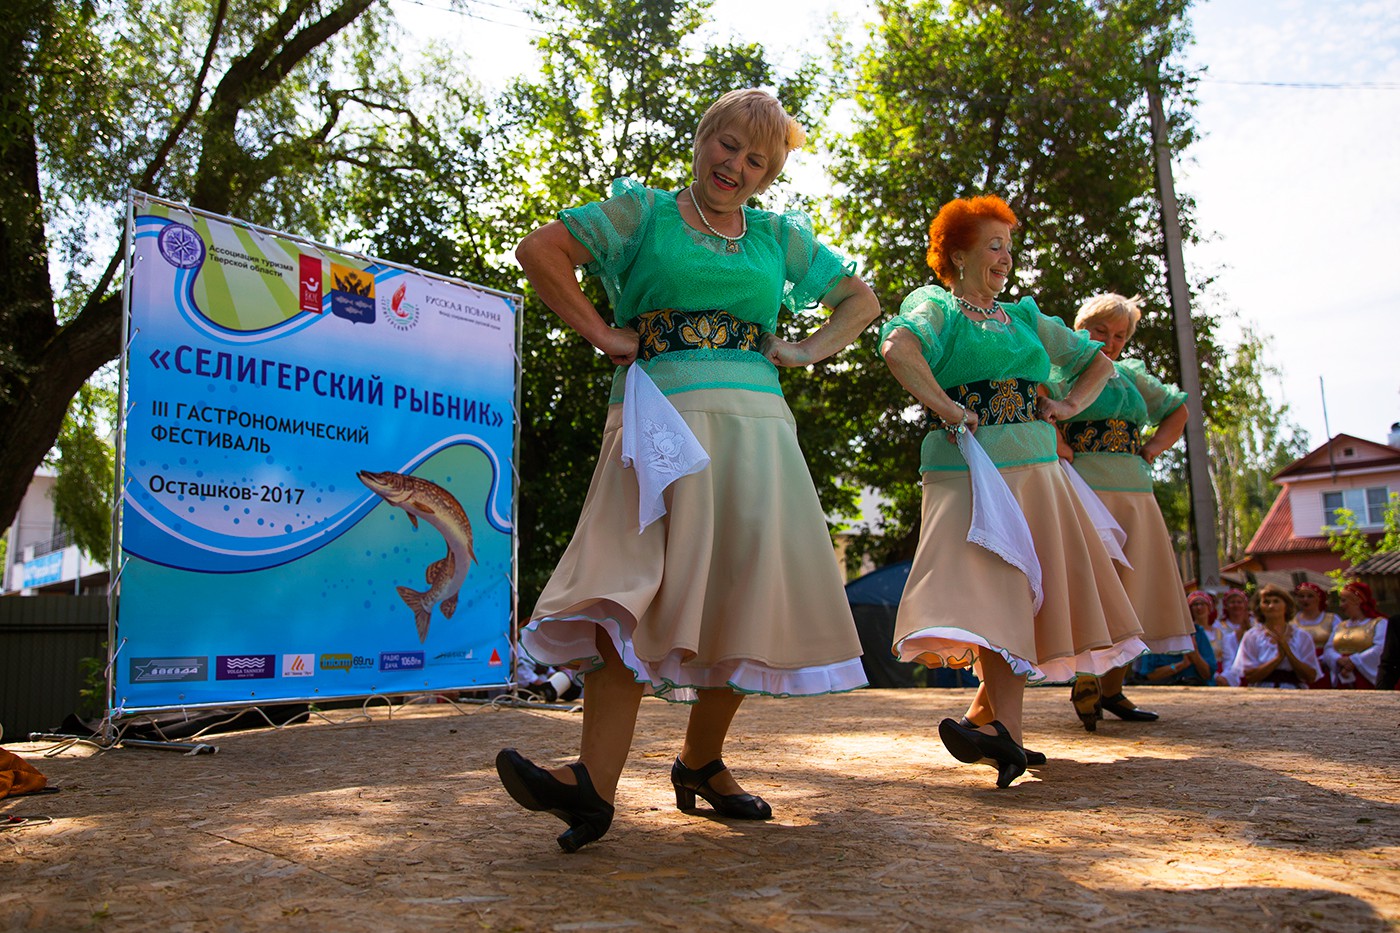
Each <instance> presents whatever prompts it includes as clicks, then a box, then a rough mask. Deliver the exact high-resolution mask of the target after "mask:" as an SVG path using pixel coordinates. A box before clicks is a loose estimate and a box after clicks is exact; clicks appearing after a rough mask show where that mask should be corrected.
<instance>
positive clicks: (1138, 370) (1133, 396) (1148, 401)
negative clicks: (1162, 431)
mask: <svg viewBox="0 0 1400 933" xmlns="http://www.w3.org/2000/svg"><path fill="white" fill-rule="evenodd" d="M1056 388H1057V389H1060V388H1062V387H1058V386H1057V387H1056ZM1063 388H1064V389H1065V390H1067V389H1068V387H1063ZM1056 394H1057V395H1058V394H1063V393H1061V392H1057V393H1056ZM1185 402H1186V393H1185V392H1183V391H1181V390H1180V389H1178V388H1177V387H1176V386H1174V385H1168V384H1166V383H1163V382H1162V381H1160V380H1159V379H1157V378H1156V377H1155V376H1152V375H1149V374H1148V372H1147V367H1146V366H1145V365H1143V363H1142V361H1141V360H1118V361H1117V362H1115V363H1114V364H1113V376H1112V377H1111V378H1110V379H1109V380H1108V382H1107V383H1106V384H1105V385H1104V387H1103V391H1102V392H1100V393H1099V397H1098V398H1096V399H1094V401H1093V402H1091V403H1090V404H1089V407H1088V408H1086V409H1084V410H1083V411H1081V412H1080V413H1079V414H1077V415H1075V416H1074V417H1073V418H1071V419H1070V422H1071V423H1073V422H1075V421H1104V420H1106V419H1108V418H1121V419H1123V420H1124V421H1127V422H1128V423H1130V424H1134V425H1137V427H1138V430H1139V431H1141V429H1143V428H1148V427H1153V426H1155V425H1158V424H1161V423H1162V419H1163V418H1165V417H1167V415H1170V414H1171V413H1172V412H1174V411H1176V410H1177V409H1178V408H1180V407H1181V406H1182V405H1183V404H1184V403H1185ZM1074 468H1075V470H1077V471H1078V472H1079V475H1080V476H1082V477H1083V478H1084V482H1086V483H1088V484H1089V485H1090V486H1091V487H1092V488H1094V489H1102V490H1105V491H1110V492H1151V491H1152V467H1151V465H1150V464H1148V462H1147V461H1146V460H1144V459H1142V457H1140V456H1138V455H1137V454H1126V453H1120V454H1114V453H1083V454H1075V455H1074Z"/></svg>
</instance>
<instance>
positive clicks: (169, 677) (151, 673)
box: [129, 650, 501, 684]
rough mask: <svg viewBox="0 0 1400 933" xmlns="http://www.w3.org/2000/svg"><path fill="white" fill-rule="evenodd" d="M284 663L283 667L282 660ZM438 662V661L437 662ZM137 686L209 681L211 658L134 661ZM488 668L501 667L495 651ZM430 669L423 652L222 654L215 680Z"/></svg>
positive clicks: (467, 656)
mask: <svg viewBox="0 0 1400 933" xmlns="http://www.w3.org/2000/svg"><path fill="white" fill-rule="evenodd" d="M451 654H452V658H450V659H448V660H451V661H467V660H472V652H470V651H467V652H451ZM279 657H280V659H281V661H280V664H279V661H278V659H279ZM435 660H436V659H435ZM129 663H130V677H131V683H133V684H153V683H175V682H185V681H200V680H208V679H209V657H208V655H203V656H194V657H183V658H132V659H131V660H130V662H129ZM487 664H488V665H490V666H492V667H496V666H499V665H500V664H501V656H500V652H498V651H495V650H492V652H491V658H490V660H488V661H487ZM426 666H427V658H426V655H425V653H424V652H422V651H381V652H379V656H378V659H376V658H375V657H373V656H367V655H362V654H319V655H318V654H284V655H280V656H279V655H275V654H220V655H215V657H214V679H215V680H271V679H274V678H276V677H278V676H281V677H314V676H315V675H316V673H317V672H318V671H319V672H322V673H330V672H334V671H344V672H345V673H349V672H351V671H372V670H380V671H421V670H423V669H424V668H425V667H426Z"/></svg>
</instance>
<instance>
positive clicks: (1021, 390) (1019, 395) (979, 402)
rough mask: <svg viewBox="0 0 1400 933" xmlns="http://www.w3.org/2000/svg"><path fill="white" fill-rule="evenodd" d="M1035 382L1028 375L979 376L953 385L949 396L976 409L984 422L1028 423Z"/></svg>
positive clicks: (1032, 416)
mask: <svg viewBox="0 0 1400 933" xmlns="http://www.w3.org/2000/svg"><path fill="white" fill-rule="evenodd" d="M1035 389H1036V383H1034V382H1031V381H1030V380H1029V379H979V380H976V381H974V382H968V383H964V384H963V385H960V386H953V387H952V388H951V389H949V390H948V396H949V398H951V399H953V401H955V402H957V403H959V404H961V405H963V406H964V407H966V408H970V409H972V410H973V411H975V412H977V420H978V422H979V423H980V424H981V425H982V426H983V427H985V426H987V425H992V424H1029V423H1031V422H1034V421H1036V420H1038V419H1037V418H1036V416H1035V395H1036V392H1035Z"/></svg>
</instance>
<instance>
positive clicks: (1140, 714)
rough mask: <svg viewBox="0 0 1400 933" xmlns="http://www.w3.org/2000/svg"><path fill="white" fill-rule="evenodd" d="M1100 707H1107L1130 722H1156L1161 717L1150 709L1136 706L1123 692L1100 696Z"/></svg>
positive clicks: (1120, 717)
mask: <svg viewBox="0 0 1400 933" xmlns="http://www.w3.org/2000/svg"><path fill="white" fill-rule="evenodd" d="M1099 708H1100V709H1106V710H1108V711H1109V712H1110V713H1112V714H1113V715H1115V716H1117V717H1118V718H1119V719H1126V720H1128V721H1129V722H1156V721H1157V720H1158V719H1159V718H1161V717H1159V716H1158V715H1157V714H1156V713H1154V712H1152V710H1150V709H1140V708H1138V707H1136V706H1134V705H1133V702H1132V700H1129V699H1128V698H1127V697H1125V696H1123V694H1121V693H1117V694H1114V695H1113V696H1111V697H1102V698H1100V699H1099Z"/></svg>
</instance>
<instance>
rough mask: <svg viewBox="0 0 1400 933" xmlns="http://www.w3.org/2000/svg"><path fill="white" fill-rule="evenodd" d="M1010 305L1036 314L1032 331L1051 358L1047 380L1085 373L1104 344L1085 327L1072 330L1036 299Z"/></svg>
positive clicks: (1060, 380)
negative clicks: (1044, 309)
mask: <svg viewBox="0 0 1400 933" xmlns="http://www.w3.org/2000/svg"><path fill="white" fill-rule="evenodd" d="M1011 307H1013V308H1015V309H1016V310H1017V311H1018V312H1019V313H1022V314H1026V313H1033V314H1034V315H1035V317H1034V321H1035V332H1036V336H1038V337H1039V338H1040V342H1041V344H1042V345H1043V346H1044V347H1045V352H1046V354H1047V355H1048V356H1049V357H1050V378H1049V379H1048V380H1046V381H1047V382H1048V383H1064V382H1073V381H1074V380H1075V379H1078V378H1079V376H1080V374H1081V373H1083V372H1084V369H1085V367H1087V366H1088V365H1089V364H1090V363H1091V362H1093V359H1094V357H1095V356H1096V355H1097V354H1098V352H1099V350H1101V349H1102V348H1103V344H1102V343H1100V342H1099V341H1097V340H1094V339H1092V338H1091V337H1090V336H1089V332H1088V331H1085V330H1074V329H1073V328H1071V327H1070V326H1069V325H1068V324H1066V323H1065V322H1064V321H1062V320H1060V319H1059V318H1057V317H1054V316H1053V315H1049V314H1045V313H1044V312H1043V311H1041V310H1040V308H1039V307H1038V306H1037V305H1036V303H1035V299H1034V298H1032V297H1030V296H1029V295H1027V296H1026V297H1024V298H1022V299H1021V300H1020V301H1018V302H1016V304H1015V305H1012V306H1011Z"/></svg>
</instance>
